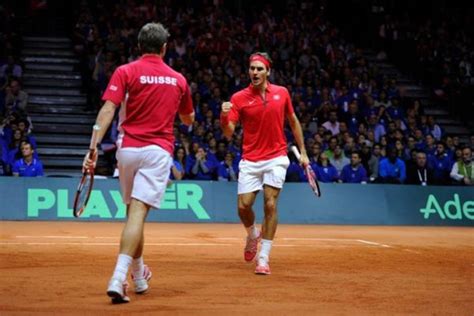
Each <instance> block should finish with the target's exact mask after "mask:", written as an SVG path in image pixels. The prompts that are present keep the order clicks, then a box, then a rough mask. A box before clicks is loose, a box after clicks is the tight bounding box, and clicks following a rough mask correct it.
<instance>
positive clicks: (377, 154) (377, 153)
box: [374, 146, 382, 156]
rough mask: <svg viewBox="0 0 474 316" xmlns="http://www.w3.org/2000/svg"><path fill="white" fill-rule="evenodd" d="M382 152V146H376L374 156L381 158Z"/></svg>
mask: <svg viewBox="0 0 474 316" xmlns="http://www.w3.org/2000/svg"><path fill="white" fill-rule="evenodd" d="M381 151H382V149H381V148H380V146H375V147H374V155H375V156H380V153H381Z"/></svg>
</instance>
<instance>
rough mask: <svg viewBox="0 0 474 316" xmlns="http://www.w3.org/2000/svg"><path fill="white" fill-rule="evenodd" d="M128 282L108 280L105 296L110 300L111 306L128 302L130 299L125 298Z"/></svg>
mask: <svg viewBox="0 0 474 316" xmlns="http://www.w3.org/2000/svg"><path fill="white" fill-rule="evenodd" d="M127 290H128V282H127V281H124V282H122V281H120V280H118V279H114V278H112V279H110V282H109V286H108V288H107V295H108V296H109V297H110V298H112V303H113V304H122V303H128V302H130V298H129V297H128V296H127Z"/></svg>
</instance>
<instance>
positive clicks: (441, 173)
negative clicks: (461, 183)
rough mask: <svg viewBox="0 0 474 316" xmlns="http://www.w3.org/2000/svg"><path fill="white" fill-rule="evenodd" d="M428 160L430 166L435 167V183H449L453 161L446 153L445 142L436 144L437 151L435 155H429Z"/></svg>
mask: <svg viewBox="0 0 474 316" xmlns="http://www.w3.org/2000/svg"><path fill="white" fill-rule="evenodd" d="M428 162H429V163H428V165H429V166H430V168H431V169H433V182H434V184H438V185H448V184H449V181H450V180H449V179H450V176H449V174H450V172H451V169H452V167H453V162H452V161H451V158H449V155H448V154H447V153H446V147H445V145H444V143H443V142H438V143H437V144H436V152H435V154H434V155H430V156H428Z"/></svg>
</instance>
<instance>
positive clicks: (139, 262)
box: [132, 257, 145, 280]
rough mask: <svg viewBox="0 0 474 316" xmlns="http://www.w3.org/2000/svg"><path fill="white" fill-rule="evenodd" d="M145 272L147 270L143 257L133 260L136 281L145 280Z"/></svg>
mask: <svg viewBox="0 0 474 316" xmlns="http://www.w3.org/2000/svg"><path fill="white" fill-rule="evenodd" d="M144 270H145V266H144V264H143V257H140V258H136V259H133V262H132V273H133V277H134V278H135V280H137V279H143V273H144Z"/></svg>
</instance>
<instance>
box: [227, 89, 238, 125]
mask: <svg viewBox="0 0 474 316" xmlns="http://www.w3.org/2000/svg"><path fill="white" fill-rule="evenodd" d="M230 103H232V109H230V112H229V121H231V122H232V123H234V124H236V123H238V122H239V120H240V114H239V105H238V101H237V98H236V97H234V96H232V98H230Z"/></svg>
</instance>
